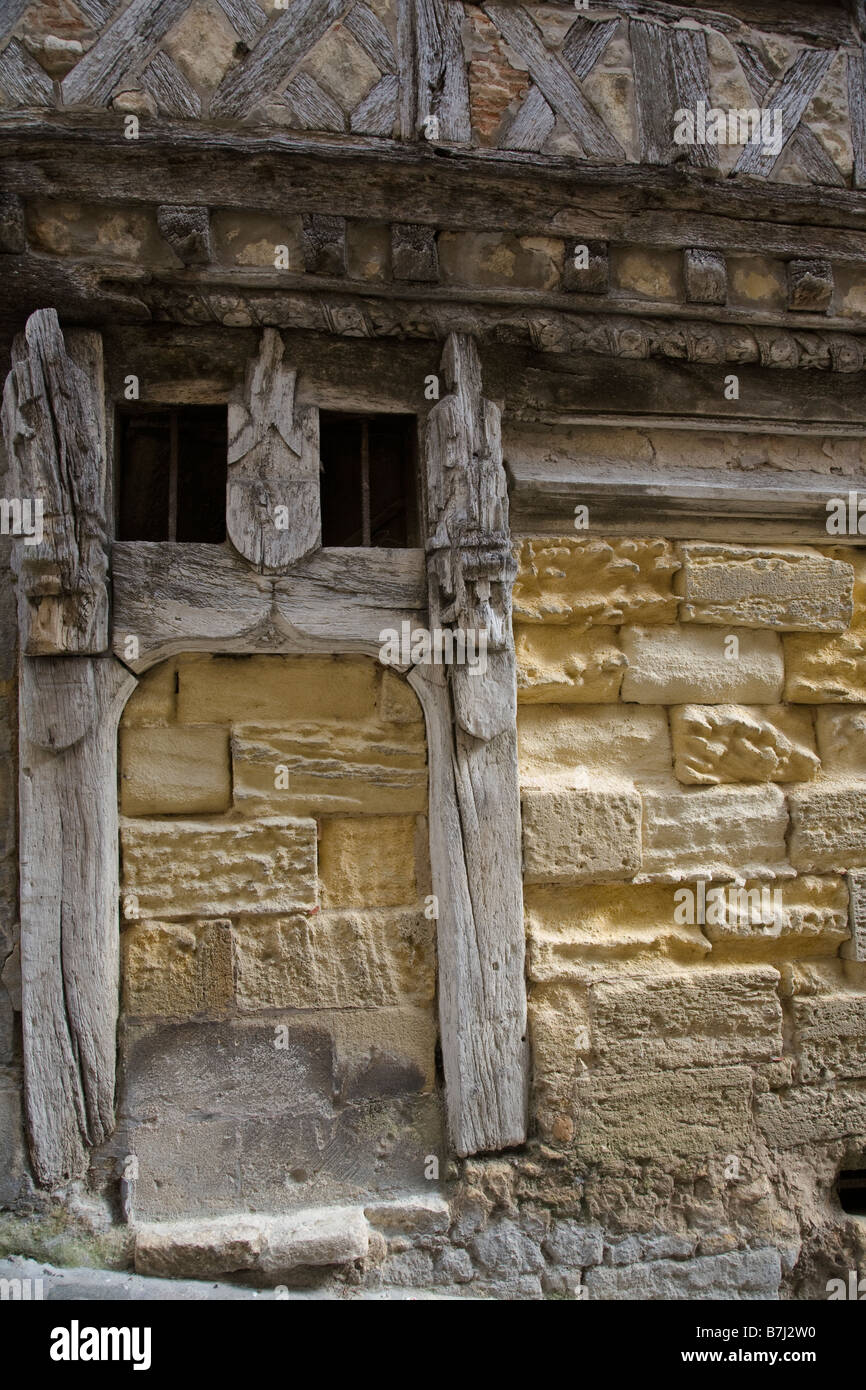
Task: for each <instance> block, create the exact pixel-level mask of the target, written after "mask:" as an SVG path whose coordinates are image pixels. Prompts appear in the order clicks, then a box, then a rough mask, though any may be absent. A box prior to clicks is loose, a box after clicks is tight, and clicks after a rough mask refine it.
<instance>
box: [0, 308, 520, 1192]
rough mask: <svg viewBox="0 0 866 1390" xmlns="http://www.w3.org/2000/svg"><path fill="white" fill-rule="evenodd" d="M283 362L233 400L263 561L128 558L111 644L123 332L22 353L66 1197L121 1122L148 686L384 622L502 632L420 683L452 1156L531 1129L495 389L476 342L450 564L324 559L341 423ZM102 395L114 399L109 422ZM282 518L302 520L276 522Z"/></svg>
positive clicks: (333, 642)
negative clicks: (125, 821) (489, 391)
mask: <svg viewBox="0 0 866 1390" xmlns="http://www.w3.org/2000/svg"><path fill="white" fill-rule="evenodd" d="M282 358H283V343H282V340H281V338H280V335H279V334H278V333H277V332H276V331H275V330H272V329H268V330H265V331H264V333H263V335H262V339H261V347H260V353H259V356H258V357H257V358H256V359H254V360H253V361H252V362H251V363H250V367H249V371H248V373H247V380H246V386H245V389H244V396H243V399H242V400H239V401H235V402H233V403H232V404H230V414H229V421H230V429H229V476H228V493H227V509H228V517H229V535H230V537H231V538H232V540H233V541H234V543H235V546H236V547H237V549H238V550H240V551H241V554H237V553H236V552H235V550H234V549H233V548H232V547H231V546H230V545H229V544H226V545H224V546H208V545H183V544H180V545H178V544H148V543H134V542H132V543H117V544H115V545H114V546H113V549H112V555H111V571H112V581H113V613H112V622H111V630H110V632H109V626H108V623H107V621H103V622H102V623H101V625H100V622H99V619H100V617H106V618H107V602H106V601H105V596H104V581H105V577H106V574H107V570H108V554H107V552H108V543H107V540H106V536H105V531H106V528H105V517H106V515H107V512H108V495H109V490H110V485H109V482H108V479H109V476H110V469H109V468H108V466H107V464H108V460H107V457H106V453H107V450H106V442H105V440H106V431H105V428H104V424H103V408H102V400H103V396H102V392H103V384H102V371H101V339H100V337H99V335H98V334H94V333H88V334H70V335H69V344H68V348H67V344H66V343H65V342H64V336H63V334H62V333H61V331H60V325H59V321H58V318H57V314H56V312H55V311H54V310H39V311H38V312H36V313H35V314H33V315H32V316H31V317H30V319H29V320H28V323H27V327H26V329H25V332H24V334H23V335H21V336H20V337H19V338H18V339H16V346H15V353H14V357H13V371H12V373H11V374H10V377H9V379H8V382H7V386H6V393H5V398H4V433H5V437H6V443H7V448H8V450H9V454H10V458H11V459H12V461H13V465H14V466H16V467H17V470H18V477H19V482H20V486H21V487H22V488H23V489H25V490H26V489H27V488H28V487H29V489H30V490H31V491H32V492H33V493H34V494H38V495H43V494H44V495H47V496H48V497H50V498H52V499H53V501H52V505H51V506H49V508H48V515H47V516H46V523H47V525H46V533H45V537H44V540H43V543H42V544H41V545H40V546H38V547H35V548H32V547H30V546H28V545H27V544H26V543H23V542H20V543H19V544H18V545H17V546H16V570H17V577H18V588H19V627H20V638H21V652H22V656H21V667H20V708H21V763H20V776H19V842H20V856H21V940H22V1005H23V1015H24V1064H25V1090H26V1109H27V1124H28V1136H29V1142H30V1146H31V1154H32V1159H33V1166H34V1172H35V1174H36V1176H37V1178H38V1180H39V1181H40V1182H41V1183H42V1184H43V1185H45V1186H48V1187H54V1186H57V1185H59V1184H61V1183H63V1182H65V1181H68V1180H69V1179H72V1178H76V1177H80V1176H82V1175H83V1174H84V1173H85V1172H86V1170H87V1167H88V1163H89V1149H90V1148H92V1147H94V1146H95V1145H97V1144H99V1143H101V1142H102V1141H103V1140H104V1139H105V1138H107V1136H108V1135H109V1134H110V1133H111V1132H112V1129H113V1127H114V1084H115V1067H116V1044H115V1032H116V1025H117V1018H118V954H119V952H118V940H119V923H118V894H119V885H118V847H117V808H116V785H117V725H118V722H119V719H120V715H121V713H122V710H123V707H124V704H125V702H126V700H127V699H128V697H129V695H130V694H131V693H132V691H133V690H134V689H135V686H136V683H137V682H136V677H137V676H138V675H140V674H142V673H143V672H144V671H146V670H147V669H148V668H149V667H151V666H153V665H154V664H156V663H157V662H159V661H161V660H163V659H165V658H166V657H167V656H169V655H171V654H172V653H174V652H178V651H207V652H215V653H216V652H224V653H225V652H228V653H262V652H268V653H297V654H305V653H316V652H318V653H321V652H327V653H332V654H340V653H363V654H367V655H370V656H373V657H375V656H377V655H378V652H379V649H380V647H381V645H382V640H383V639H382V633H383V631H384V630H386V629H388V628H396V629H398V630H399V629H400V627H401V624H402V623H404V622H408V624H409V626H410V630H414V629H416V628H418V627H424V626H425V625H426V624H427V622H428V621H429V623H430V625H433V624H434V623H439V624H444V625H449V626H453V625H457V626H460V627H464V628H469V627H474V628H475V629H483V630H484V631H485V632H486V633H487V636H488V649H489V652H490V657H489V665H488V670H487V674H485V675H482V676H480V677H477V676H476V677H474V678H470V677H469V675H468V673H467V672H466V671H465V670H463V669H460V668H451V669H449V670H448V672H447V674H446V672H444V671H443V670H442V668H436V667H431V668H429V669H422V668H420V667H416V668H415V669H414V670H412V671H411V672H410V673H409V681H410V684H411V685H412V686H413V688H414V689H415V691H416V692H417V694H418V697H419V699H420V701H421V704H422V708H423V710H424V714H425V719H426V723H427V732H428V748H429V776H430V798H431V817H430V824H431V832H430V837H431V843H430V851H431V862H432V870H433V889H434V893H435V894H436V897H437V899H438V901H439V904H440V908H439V921H438V941H439V994H440V1020H441V1043H442V1054H443V1063H444V1071H445V1091H446V1104H447V1113H448V1121H449V1133H450V1141H451V1146H452V1148H453V1150H454V1151H455V1152H456V1153H457V1154H458V1155H461V1156H463V1155H467V1154H471V1153H476V1152H481V1151H491V1150H498V1149H502V1148H505V1147H508V1146H513V1145H518V1144H521V1143H522V1142H523V1141H524V1140H525V1138H526V1124H527V1093H528V1066H529V1056H528V1046H527V1042H526V992H525V983H524V938H523V921H522V897H521V881H520V864H521V861H520V803H519V788H518V780H517V749H516V728H515V708H516V690H515V666H514V651H513V644H512V639H511V600H510V591H511V583H512V581H513V577H514V570H515V565H514V560H513V558H512V555H511V545H510V536H509V532H508V503H507V492H506V486H505V473H504V469H503V465H502V452H501V442H500V433H499V411H498V409H497V407H496V406H494V405H493V404H492V403H491V402H489V401H485V400H484V398H483V396H482V394H481V371H480V361H479V358H478V353H477V349H476V347H475V345H474V343H473V341H472V340H471V338H469V337H467V336H465V335H456V334H455V335H452V336H451V337H450V338H449V339H448V341H447V343H446V346H445V353H444V357H443V372H444V375H445V377H446V380H447V383H448V387H449V394H448V395H447V396H445V397H443V399H442V400H441V401H440V402H439V404H438V405H437V406H436V407H435V408H434V410H433V411H432V412H431V416H430V420H429V421H428V425H427V440H426V472H427V492H426V507H425V510H426V514H427V522H428V532H427V533H428V543H427V563H426V565H425V558H424V552H423V551H411V550H409V551H386V552H382V551H379V552H377V551H375V550H349V551H346V550H340V551H328V550H323V549H321V530H320V523H319V516H318V501H319V499H318V477H317V474H318V447H317V445H318V419H317V412H316V410H315V408H313V407H310V406H309V405H308V404H305V405H303V406H301V407H299V408H296V405H295V390H294V388H295V373H294V371H293V370H292V369H291V368H289V367H288V366H286V365H285V364H284V363H283V361H282ZM79 363H84V364H85V365H89V374H88V373H85V370H84V367H83V366H80V365H79ZM76 401H78V403H79V408H80V409H81V408H83V407H82V403H84V402H87V401H89V408H87V409H85V410H84V414H83V415H78V416H76V415H75V413H74V411H71V403H74V402H76ZM34 422H35V425H36V428H35V429H34V427H33V426H34ZM277 508H282V509H284V511H285V512H287V513H288V517H289V524H288V528H283V529H282V530H275V528H274V525H273V518H274V512H275V509H277ZM31 551H32V552H33V553H31ZM100 557H101V558H100ZM425 572H426V573H425ZM34 574H35V575H36V579H34ZM46 575H47V576H48V578H47V579H46ZM37 580H38V582H37ZM49 581H50V582H49ZM100 581H102V582H103V591H100V590H99V582H100ZM428 582H429V597H428V592H427V584H428ZM34 603H36V605H37V606H36V614H37V618H38V619H39V621H38V623H37V622H36V620H35V619H34V618H33V616H32V615H33V611H34ZM428 610H429V612H428ZM58 613H59V614H60V617H59V618H58ZM94 614H96V617H95V618H94V617H93V615H94ZM61 619H62V620H61ZM37 627H38V632H39V634H40V638H39V644H38V646H37V647H36V650H37V651H38V653H39V654H38V655H30V650H31V646H29V645H28V643H29V642H30V641H31V636H30V635H31V632H32V631H34V630H36V629H37ZM82 633H83V634H84V635H83V636H82ZM112 652H113V654H112Z"/></svg>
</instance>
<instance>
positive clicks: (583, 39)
mask: <svg viewBox="0 0 866 1390" xmlns="http://www.w3.org/2000/svg"><path fill="white" fill-rule="evenodd" d="M618 28H619V20H618V19H595V20H591V19H586V18H585V17H584V16H583V15H578V17H577V19H576V20H575V21H574V23H573V24H572V26H571V28H570V29H569V31H568V33H567V34H566V36H565V38H564V39H563V40H562V45H561V48H560V52H561V54H562V56H563V58H564V59H565V61H566V62H567V63H568V66H569V67H570V68H571V70H572V72H573V73H574V75H575V77H578V78H580V80H581V81H583V80H584V78H586V77H589V74H590V73H591V72H592V70H593V68H594V67H595V65H596V63H597V62H598V60H599V58H600V57H601V55H602V53H603V52H604V50H605V49H606V48H607V46H608V44H609V43H610V41H611V39H612V38H613V36H614V34H615V33H616V31H617V29H618Z"/></svg>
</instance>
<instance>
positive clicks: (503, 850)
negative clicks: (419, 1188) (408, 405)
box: [412, 334, 528, 1155]
mask: <svg viewBox="0 0 866 1390" xmlns="http://www.w3.org/2000/svg"><path fill="white" fill-rule="evenodd" d="M442 370H443V373H444V375H445V379H446V383H447V385H448V389H449V391H450V392H451V394H450V395H448V396H445V397H444V398H443V399H442V400H441V401H440V402H439V403H438V405H436V406H434V407H433V409H432V410H431V411H430V415H429V417H428V423H427V440H426V473H427V478H426V481H427V536H428V539H427V556H428V580H429V598H430V624H431V627H432V628H434V629H435V628H438V627H443V628H446V627H451V628H453V629H455V631H458V632H459V631H462V632H463V633H464V634H469V635H472V636H475V637H476V640H478V635H479V634H482V633H483V634H486V640H487V665H486V670H485V671H484V673H483V674H481V673H479V671H478V670H476V671H475V672H474V673H473V670H472V668H471V666H470V665H469V664H462V665H452V666H450V667H449V668H448V669H447V675H446V674H445V672H444V671H443V668H442V667H436V666H433V667H428V668H426V669H423V670H422V669H421V668H416V670H415V672H414V673H413V677H412V683H413V685H415V688H416V689H417V690H418V691H419V693H420V694H422V698H423V699H424V704H425V708H426V710H427V718H428V736H429V741H430V767H431V788H430V823H431V858H432V861H433V872H434V886H435V888H436V893H437V897H438V899H439V922H438V941H439V996H440V1021H441V1034H442V1054H443V1061H444V1066H445V1084H446V1096H447V1107H448V1122H449V1129H450V1133H451V1140H452V1143H453V1144H454V1147H455V1149H456V1151H457V1153H458V1154H461V1155H463V1154H470V1153H478V1152H481V1151H483V1150H490V1149H501V1148H505V1147H508V1146H510V1145H515V1144H520V1143H522V1142H523V1141H524V1140H525V1138H526V1104H527V1079H528V1047H527V1042H526V986H525V980H524V955H525V945H524V928H523V896H522V883H521V851H520V792H519V785H518V775H517V730H516V679H515V664H514V647H513V642H512V635H511V586H512V583H513V580H514V575H515V570H516V566H515V561H514V558H513V555H512V551H511V543H510V537H509V531H508V496H507V491H506V485H505V473H504V470H503V467H502V448H501V442H500V430H499V410H498V408H497V407H496V406H495V405H494V404H493V403H492V402H491V401H487V400H485V399H484V397H483V396H482V394H481V367H480V362H479V358H478V351H477V348H476V345H475V342H474V340H473V339H472V338H471V337H469V336H467V335H464V334H452V335H451V336H450V337H449V339H448V341H447V343H446V346H445V351H444V353H443V358H442ZM475 650H476V653H477V651H478V648H477V647H476V649H475Z"/></svg>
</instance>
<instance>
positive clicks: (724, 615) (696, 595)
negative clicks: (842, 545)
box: [674, 541, 854, 632]
mask: <svg viewBox="0 0 866 1390" xmlns="http://www.w3.org/2000/svg"><path fill="white" fill-rule="evenodd" d="M677 554H678V555H679V558H680V559H681V561H682V569H680V570H679V572H678V573H677V575H676V578H675V581H674V589H675V591H676V592H677V593H678V594H680V595H681V596H682V599H683V602H682V603H681V604H680V621H681V622H693V623H713V624H716V625H721V624H724V623H731V624H735V625H736V626H737V627H772V628H776V629H778V630H780V631H786V632H816V631H817V632H842V631H844V629H845V628H846V627H847V626H848V624H849V623H850V621H851V615H852V612H853V590H854V571H853V569H852V567H851V565H849V564H847V563H846V562H845V561H844V560H833V559H830V558H829V557H828V556H826V555H822V554H821V553H820V552H819V551H817V550H811V549H809V548H808V547H807V546H774V547H771V548H758V547H755V546H745V545H714V544H710V543H707V542H701V541H684V542H682V543H681V544H680V545H679V546H678V547H677Z"/></svg>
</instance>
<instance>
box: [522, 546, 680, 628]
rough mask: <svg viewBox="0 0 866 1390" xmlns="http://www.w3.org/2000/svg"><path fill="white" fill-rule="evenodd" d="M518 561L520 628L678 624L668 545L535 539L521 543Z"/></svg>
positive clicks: (673, 565) (675, 565) (674, 566)
mask: <svg viewBox="0 0 866 1390" xmlns="http://www.w3.org/2000/svg"><path fill="white" fill-rule="evenodd" d="M518 561H519V570H518V575H517V579H516V580H515V584H514V592H513V605H514V617H515V619H516V620H518V621H520V622H525V623H568V624H570V625H572V626H573V627H576V628H581V629H586V628H588V627H596V626H599V625H604V626H611V625H613V624H619V623H672V622H674V621H675V620H676V616H677V605H678V600H677V598H676V597H675V596H674V594H673V590H672V583H671V580H672V576H673V574H674V572H675V571H676V570H677V569H678V568H679V561H678V560H677V559H676V557H675V555H674V550H673V546H672V545H671V544H670V542H668V541H664V540H656V539H655V538H652V537H648V538H646V539H638V540H629V539H625V538H622V539H612V540H603V539H601V538H600V537H590V538H587V539H580V538H578V537H573V536H564V537H559V538H555V539H554V538H551V539H549V540H548V539H547V538H537V539H531V540H525V541H523V542H522V543H521V545H520V547H519V549H518Z"/></svg>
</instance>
